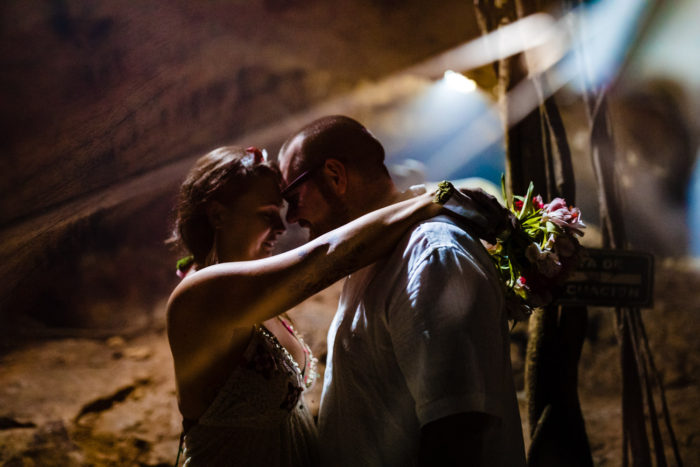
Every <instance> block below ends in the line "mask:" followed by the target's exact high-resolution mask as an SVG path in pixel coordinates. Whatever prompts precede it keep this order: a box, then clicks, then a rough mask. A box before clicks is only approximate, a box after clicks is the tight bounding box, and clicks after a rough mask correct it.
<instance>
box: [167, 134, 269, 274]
mask: <svg viewBox="0 0 700 467" xmlns="http://www.w3.org/2000/svg"><path fill="white" fill-rule="evenodd" d="M262 177H270V178H272V179H273V180H274V181H275V183H277V184H278V185H281V183H282V176H281V175H280V171H279V169H278V168H277V165H275V164H274V163H273V162H268V161H266V160H264V158H263V157H262V154H261V153H260V150H258V149H256V148H248V149H244V148H242V147H237V146H224V147H220V148H217V149H214V150H213V151H211V152H209V153H207V154H205V155H204V156H202V157H200V158H199V159H198V160H197V162H195V164H194V166H193V167H192V168H191V169H190V171H189V173H188V174H187V177H186V178H185V181H184V182H183V183H182V186H181V187H180V194H179V197H178V202H177V207H176V211H175V226H174V229H173V233H172V235H171V237H170V238H169V239H168V240H167V243H168V244H170V245H173V246H175V247H176V248H178V249H181V250H186V251H187V252H188V253H189V254H191V255H192V256H193V259H194V266H195V267H196V268H202V267H204V266H205V265H206V264H205V263H206V258H207V256H208V255H209V253H210V251H211V250H212V248H213V246H214V233H215V229H214V227H213V226H212V225H211V223H210V221H209V216H208V215H207V205H208V204H209V202H210V201H219V202H221V203H224V204H227V203H230V202H231V200H233V199H235V197H237V196H240V195H241V194H242V193H244V192H246V191H247V190H249V189H250V188H251V187H252V186H253V185H254V184H255V182H256V181H257V180H260V178H262Z"/></svg>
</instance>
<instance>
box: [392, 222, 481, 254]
mask: <svg viewBox="0 0 700 467" xmlns="http://www.w3.org/2000/svg"><path fill="white" fill-rule="evenodd" d="M475 248H478V245H477V240H476V239H475V238H474V237H473V236H472V235H471V234H470V233H469V232H468V231H466V230H464V228H462V227H460V226H459V225H458V224H456V223H455V222H454V221H453V220H452V218H450V217H448V216H444V215H441V216H436V217H432V218H430V219H426V220H424V221H422V222H419V223H418V224H415V225H414V226H413V227H412V228H411V229H410V230H409V232H407V233H406V235H405V236H404V238H403V240H402V241H401V242H400V243H399V244H398V245H397V248H396V251H395V255H394V257H395V258H396V259H397V260H399V261H402V262H408V263H409V264H415V263H418V262H420V261H421V260H422V259H424V258H426V257H428V256H430V255H431V254H432V253H434V252H436V251H437V250H444V249H449V250H458V251H461V252H464V253H468V254H469V255H470V256H471V253H470V252H471V251H472V250H474V249H475Z"/></svg>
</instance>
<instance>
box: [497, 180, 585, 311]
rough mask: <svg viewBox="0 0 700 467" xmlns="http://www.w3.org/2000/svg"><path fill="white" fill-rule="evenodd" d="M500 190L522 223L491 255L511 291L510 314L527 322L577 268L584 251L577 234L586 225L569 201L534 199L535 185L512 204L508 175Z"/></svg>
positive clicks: (519, 223)
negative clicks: (508, 190)
mask: <svg viewBox="0 0 700 467" xmlns="http://www.w3.org/2000/svg"><path fill="white" fill-rule="evenodd" d="M501 190H502V192H503V199H504V200H505V203H506V208H508V209H509V210H510V211H511V212H512V213H513V214H514V215H515V217H516V218H517V222H516V226H515V228H514V229H513V230H512V231H511V232H508V233H506V234H505V235H502V236H500V237H499V238H498V240H497V241H496V243H495V244H493V245H489V246H488V252H489V254H490V255H491V259H493V261H494V263H495V264H496V268H497V269H498V272H499V274H500V276H501V280H502V281H503V283H504V284H505V287H506V304H507V307H508V311H509V316H510V317H511V318H514V319H524V318H526V317H527V316H528V315H529V314H530V313H531V312H532V310H533V308H536V307H541V306H545V305H548V304H549V303H551V302H552V301H553V300H554V298H555V296H556V294H557V289H559V288H560V287H561V286H562V284H563V283H564V281H565V280H566V279H567V277H568V276H569V275H570V274H571V272H572V271H573V270H574V269H575V268H576V266H577V264H578V262H579V256H580V252H581V246H580V244H579V242H578V240H577V239H576V236H583V229H585V227H586V226H585V224H584V223H583V222H582V221H581V211H580V210H579V208H577V207H574V206H567V204H566V201H564V199H562V198H554V199H553V200H552V201H551V202H549V203H547V204H545V203H544V202H543V200H542V197H541V196H540V195H537V196H533V194H532V193H533V191H534V185H533V183H532V182H530V185H529V187H528V189H527V193H526V194H525V196H514V197H513V198H514V200H513V201H512V202H510V201H509V200H508V197H507V196H506V193H505V176H502V177H501Z"/></svg>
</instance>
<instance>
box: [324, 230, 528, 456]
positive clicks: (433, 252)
mask: <svg viewBox="0 0 700 467" xmlns="http://www.w3.org/2000/svg"><path fill="white" fill-rule="evenodd" d="M327 362H328V363H327V366H326V372H325V378H324V387H323V396H322V399H321V408H320V414H319V434H320V444H321V456H322V465H328V466H353V467H356V466H384V467H388V466H402V467H404V466H410V465H414V464H415V463H416V459H417V455H418V447H419V438H420V427H421V426H423V425H425V424H426V423H429V422H431V421H434V420H437V419H440V418H443V417H445V416H448V415H452V414H456V413H461V412H470V411H477V412H483V413H487V414H491V415H494V416H496V417H498V418H499V419H500V421H501V423H500V424H499V426H497V427H495V428H494V429H493V430H492V431H490V432H488V433H487V437H486V439H487V441H486V443H485V449H486V451H487V452H486V454H487V462H486V465H489V466H492V467H499V466H503V467H506V466H507V467H519V466H523V465H525V459H524V448H523V438H522V429H521V424H520V416H519V414H518V406H517V401H516V397H515V390H514V387H513V378H512V373H511V366H510V352H509V338H508V327H507V321H506V317H505V309H504V304H503V292H502V290H501V288H500V283H499V280H498V278H497V277H496V271H495V269H494V267H493V265H492V263H491V260H490V258H489V257H488V253H487V252H486V251H485V249H484V248H483V247H482V246H481V245H480V244H479V242H478V241H477V240H475V239H474V238H472V237H471V236H470V235H469V234H468V233H467V232H465V231H464V230H462V229H461V228H459V227H458V226H456V225H455V224H454V223H453V221H452V220H451V219H448V218H446V217H443V216H440V217H437V218H434V219H431V220H428V221H425V222H423V223H421V224H419V225H418V226H417V227H415V228H414V229H413V230H412V231H411V232H410V233H409V234H407V235H406V236H405V237H404V239H403V240H402V242H401V243H400V244H399V245H398V246H397V248H396V249H395V251H394V252H393V253H392V254H391V256H390V257H389V258H387V259H386V260H383V261H380V262H378V263H375V264H373V265H371V266H368V267H366V268H364V269H362V270H360V271H358V272H356V273H354V274H352V275H351V276H349V277H348V278H347V280H346V282H345V285H344V287H343V292H342V295H341V298H340V304H339V308H338V311H337V313H336V315H335V318H334V320H333V323H332V324H331V327H330V330H329V332H328V358H327Z"/></svg>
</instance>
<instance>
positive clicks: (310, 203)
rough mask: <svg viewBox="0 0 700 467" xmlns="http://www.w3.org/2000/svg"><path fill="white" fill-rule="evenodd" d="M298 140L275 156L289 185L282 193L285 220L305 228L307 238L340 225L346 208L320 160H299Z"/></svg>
mask: <svg viewBox="0 0 700 467" xmlns="http://www.w3.org/2000/svg"><path fill="white" fill-rule="evenodd" d="M299 143H300V142H294V141H293V142H292V144H290V145H289V147H288V148H287V149H286V150H285V151H284V152H282V153H281V154H280V157H279V164H280V169H281V171H282V176H283V177H284V180H285V184H286V186H288V187H289V189H288V190H287V191H286V192H285V193H284V198H285V200H286V201H287V204H288V207H287V222H288V223H290V224H293V223H298V224H299V225H300V226H302V227H305V228H307V229H308V230H309V236H310V237H311V238H316V237H318V236H319V235H322V234H324V233H326V232H328V231H329V230H333V229H334V228H336V227H338V226H340V225H342V224H343V223H344V222H345V220H344V218H345V217H346V216H345V215H344V213H345V212H346V209H345V206H344V204H343V202H342V200H341V199H340V197H339V196H338V195H337V194H336V193H335V192H334V190H333V188H332V187H331V186H329V184H328V182H327V180H326V179H325V177H324V167H323V164H317V165H316V166H309V165H308V164H303V163H300V162H302V161H303V156H302V155H301V154H300V151H299V146H300V144H299ZM291 184H293V186H290V185H291Z"/></svg>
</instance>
